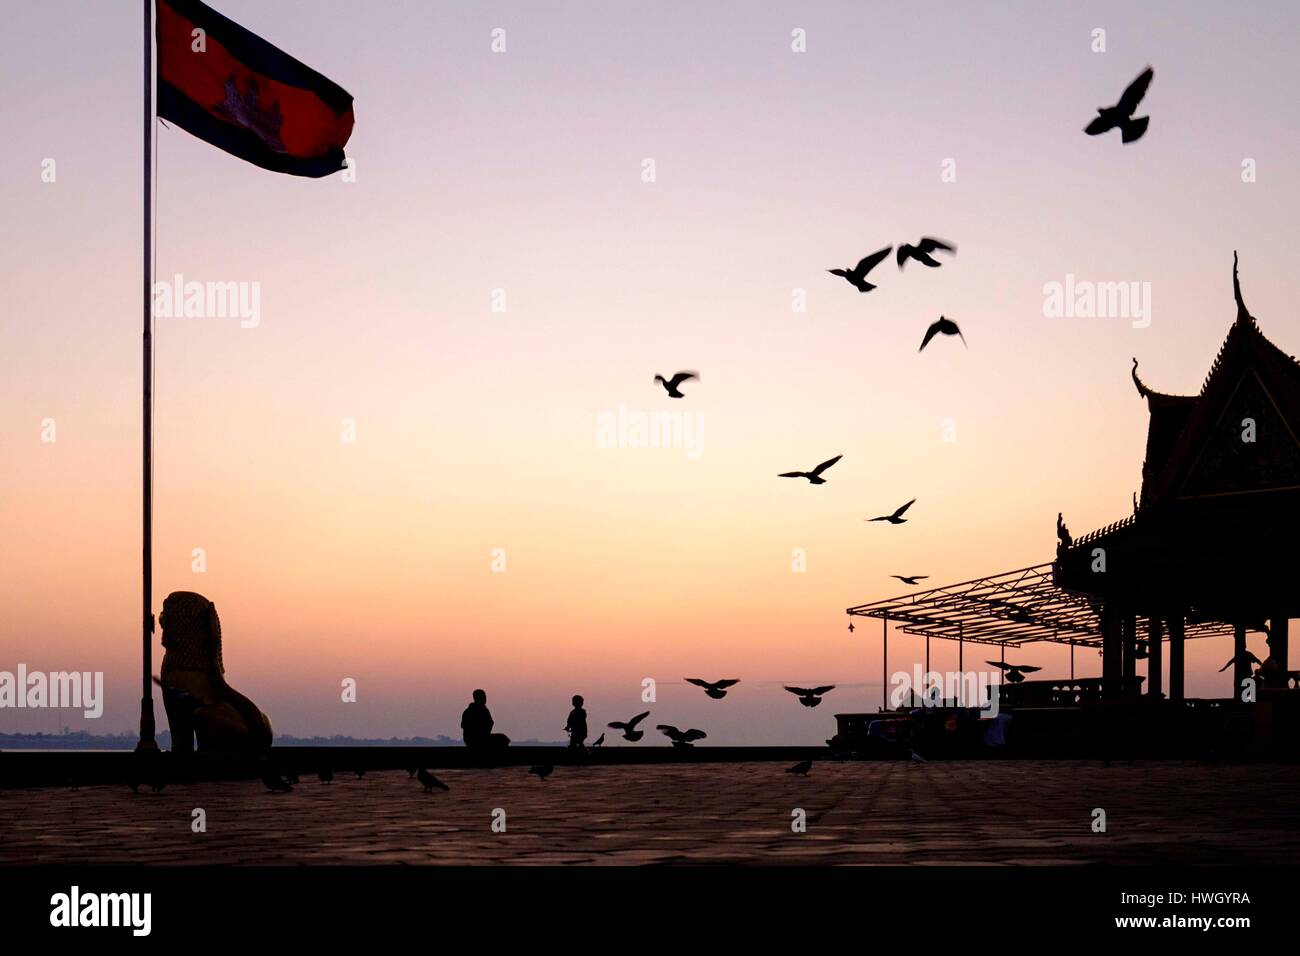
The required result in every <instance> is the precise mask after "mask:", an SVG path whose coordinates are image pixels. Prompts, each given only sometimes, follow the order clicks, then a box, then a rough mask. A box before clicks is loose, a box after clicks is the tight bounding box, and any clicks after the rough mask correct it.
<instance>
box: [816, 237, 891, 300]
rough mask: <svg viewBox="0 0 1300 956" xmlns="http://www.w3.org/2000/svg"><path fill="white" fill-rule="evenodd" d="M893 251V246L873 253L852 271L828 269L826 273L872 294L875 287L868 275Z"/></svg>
mask: <svg viewBox="0 0 1300 956" xmlns="http://www.w3.org/2000/svg"><path fill="white" fill-rule="evenodd" d="M893 249H894V247H893V246H886V247H885V248H884V249H881V250H880V251H879V252H873V253H872V254H871V255H869V256H867V257H866V258H865V259H862V260H861V261H860V262H858V264H857V265H856V266H854V267H853V268H852V269H827V270H826V271H827V272H829V273H830V274H831V275H833V276H840V277H841V278H843V279H844V281H845V282H847V283H849V285H851V286H853V287H854V288H856V289H857V290H858V291H859V292H870V291H871V290H872V289H874V288H875V286H874V285H872V284H871V283H870V282H868V281H867V273H868V272H870V271H871V270H872V269H874V268H875V267H876V266H878V265H880V263H882V262H884V261H885V259H886V258H888V256H889V254H890V252H892V251H893Z"/></svg>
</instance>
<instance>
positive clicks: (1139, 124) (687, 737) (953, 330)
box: [129, 67, 1258, 793]
mask: <svg viewBox="0 0 1300 956" xmlns="http://www.w3.org/2000/svg"><path fill="white" fill-rule="evenodd" d="M1154 75H1155V74H1154V71H1153V70H1152V69H1151V67H1147V69H1145V70H1144V71H1142V73H1141V74H1139V75H1138V77H1137V79H1135V80H1133V82H1132V83H1130V84H1129V85H1128V87H1127V88H1126V89H1125V90H1124V93H1123V95H1122V96H1121V97H1120V99H1119V102H1118V103H1116V104H1115V105H1114V106H1101V107H1098V108H1097V116H1096V117H1095V118H1093V120H1092V121H1091V122H1090V123H1089V124H1088V125H1087V126H1086V127H1084V132H1085V133H1087V134H1088V135H1089V136H1098V135H1101V134H1102V133H1106V132H1109V131H1110V130H1112V129H1118V130H1119V131H1120V138H1121V140H1122V141H1123V142H1125V143H1132V142H1135V141H1137V140H1139V139H1141V138H1142V136H1143V135H1144V134H1145V133H1146V131H1147V126H1148V124H1149V123H1150V117H1149V116H1136V117H1135V116H1134V115H1133V114H1134V113H1136V112H1137V108H1138V106H1139V105H1140V104H1141V102H1142V99H1143V98H1144V97H1145V96H1146V93H1147V88H1148V87H1149V86H1150V85H1151V80H1152V77H1153V76H1154ZM891 252H892V253H894V259H895V262H896V263H897V265H898V268H899V269H900V270H902V269H903V268H904V267H905V266H906V265H907V262H908V261H909V260H912V261H915V262H919V263H921V265H924V266H926V267H928V268H931V269H937V268H939V267H940V266H941V265H942V263H941V262H940V261H939V260H938V259H936V258H934V254H935V253H949V254H953V255H955V254H956V252H957V247H956V246H955V245H953V244H952V243H950V242H945V241H943V240H940V239H935V238H933V237H930V236H925V237H922V238H921V240H920V241H919V242H917V243H916V244H911V243H901V244H900V245H899V246H898V248H897V250H895V249H894V247H893V246H886V247H885V248H883V249H879V250H877V251H876V252H873V253H871V254H870V255H868V256H865V257H863V258H862V259H860V260H858V263H857V265H855V266H853V267H852V268H845V269H829V270H827V271H828V272H829V273H830V274H831V275H833V276H838V277H840V278H842V279H844V280H845V281H846V282H848V283H849V284H850V285H851V286H853V287H854V288H855V289H857V290H858V291H859V292H861V293H867V292H870V291H872V290H873V289H875V288H876V285H875V284H873V283H872V282H870V281H868V278H867V277H868V275H869V274H870V273H871V271H872V270H873V269H875V268H876V267H877V266H878V265H880V264H881V263H882V262H884V261H885V260H886V259H887V258H888V257H889V255H890V253H891ZM937 335H948V336H952V335H955V336H957V337H958V338H960V339H961V341H962V344H963V345H966V337H965V336H964V335H963V334H962V331H961V329H960V328H959V327H958V326H957V323H956V322H954V321H952V320H951V319H949V318H947V317H946V316H944V315H940V316H939V318H938V319H937V320H935V321H934V322H932V323H931V324H930V325H929V326H928V327H927V328H926V330H925V334H924V336H923V337H922V339H921V345H920V348H919V349H917V351H918V352H919V351H923V350H924V349H925V347H926V346H927V345H929V344H930V341H931V340H932V339H934V337H935V336H937ZM699 377H700V375H699V373H698V372H692V371H681V372H677V373H676V374H674V375H673V376H672V377H671V378H667V377H665V376H663V375H656V376H655V378H654V380H655V383H656V384H658V385H661V386H663V389H664V391H665V392H666V393H667V394H668V397H669V398H678V399H680V398H685V397H686V395H685V393H684V392H682V390H681V387H682V385H684V384H685V383H687V382H690V381H698V380H699ZM843 457H844V456H843V455H836V456H835V457H834V458H830V459H827V460H826V461H823V462H822V463H821V464H819V465H818V466H817V467H816V468H813V469H812V470H811V471H786V472H782V473H781V474H780V475H778V477H780V478H804V479H806V480H807V481H808V483H809V484H810V485H824V484H825V483H826V479H825V478H824V477H823V475H824V474H825V472H826V471H827V470H829V469H830V468H831V467H832V466H833V465H834V464H835V463H836V462H838V461H839V460H840V459H841V458H843ZM915 503H916V499H915V498H913V499H912V500H911V501H908V502H907V503H906V504H903V505H900V506H899V507H898V508H896V509H894V511H892V512H891V513H889V514H887V515H879V516H877V517H874V518H864V519H863V520H864V521H869V522H874V521H884V522H887V523H889V524H893V525H899V524H903V523H904V522H906V521H907V518H905V517H904V515H905V514H906V513H907V510H908V509H909V508H911V507H912V505H914V504H915ZM891 577H894V578H896V579H898V580H899V581H901V582H903V583H904V584H907V585H911V586H915V585H916V584H917V582H919V581H923V580H925V579H926V578H927V577H928V575H924V574H895V575H891ZM849 629H850V630H852V629H853V625H852V624H851V623H850V625H849ZM1247 653H1249V652H1247ZM1250 656H1251V657H1253V655H1250ZM1235 661H1236V659H1235V658H1234V659H1233V660H1230V661H1228V663H1227V664H1225V665H1224V668H1223V669H1224V670H1226V669H1227V668H1228V667H1231V666H1232V665H1233V664H1234V663H1235ZM987 663H988V664H989V665H991V666H993V667H996V668H998V669H1000V670H1001V671H1002V672H1003V675H1004V677H1005V680H1006V681H1007V682H1008V683H1010V684H1019V683H1021V682H1023V681H1024V680H1025V674H1027V673H1033V672H1035V671H1038V670H1041V668H1039V667H1035V666H1032V665H1029V664H1008V663H1006V662H1005V661H988V662H987ZM1253 663H1258V659H1255V660H1254V661H1253ZM686 681H687V683H690V684H694V685H695V686H697V687H700V688H702V689H703V690H704V693H705V695H706V696H708V697H709V698H711V699H713V700H722V699H724V698H725V697H726V696H727V691H728V690H729V689H730V688H731V687H734V686H735V685H736V684H738V683H740V681H739V679H736V678H726V679H723V680H716V681H706V680H704V679H702V678H698V677H688V678H686ZM785 689H786V690H787V691H789V692H790V693H791V694H794V695H795V696H796V697H797V698H798V700H799V703H800V704H802V705H803V706H805V707H816V706H818V705H819V704H820V703H821V702H822V696H823V695H824V694H826V693H828V692H830V691H832V690H834V689H835V685H833V684H827V685H823V686H819V687H792V686H785ZM649 716H650V711H648V710H647V711H645V712H643V713H640V714H637V715H636V716H634V717H632V718H631V719H629V720H615V721H610V723H609V724H608V727H609V728H610V729H611V730H617V731H619V732H620V733H621V734H622V738H623V739H624V740H626V741H628V742H630V743H636V742H637V741H640V740H641V739H643V738H644V737H645V733H646V732H645V731H644V730H641V729H640V728H639V725H640V723H641V722H642V721H644V720H645V719H646V718H647V717H649ZM655 729H656V730H658V731H659V732H660V733H662V734H663V735H664V736H665V737H667V738H668V739H669V740H670V741H671V742H672V745H673V746H674V747H691V746H693V745H694V743H695V741H697V740H703V739H705V738H707V736H708V734H706V733H705V732H704V731H703V730H700V729H698V728H695V727H690V728H687V729H685V730H683V729H681V728H680V727H676V726H674V725H673V724H656V725H655ZM604 742H605V734H604V733H602V734H601V735H600V737H599V738H597V740H596V741H595V742H594V743H593V744H592V748H597V747H600V746H602V745H603V744H604ZM912 759H913V761H914V762H917V763H924V762H925V761H924V758H922V757H920V756H919V755H917V754H915V753H914V754H913V755H912ZM137 766H138V767H139V770H138V771H137V772H136V773H135V774H134V776H133V777H132V779H131V780H130V781H129V786H130V788H131V790H132V792H134V793H138V792H139V790H140V787H141V785H142V781H147V782H148V784H149V786H150V788H151V789H152V790H153V792H154V793H159V792H161V791H162V789H163V787H164V786H165V785H166V780H165V778H164V776H163V775H162V773H161V763H160V762H156V761H155V762H151V763H148V764H147V765H146V764H138V765H137ZM811 769H812V761H811V760H802V761H800V762H799V763H796V764H795V765H794V766H792V767H789V768H788V769H787V770H786V771H785V772H786V773H789V774H794V775H797V776H807V774H808V772H809V770H811ZM554 770H555V767H554V765H553V764H538V765H536V766H534V767H531V768H529V771H528V772H529V773H530V774H531V775H533V776H536V777H537V778H538V779H540V780H546V779H547V778H548V777H550V775H551V774H552V773H553V772H554ZM407 772H408V774H409V775H410V777H411V778H412V779H416V780H418V781H419V783H420V785H421V786H423V788H424V792H425V793H432V792H433V791H435V790H442V791H446V790H450V789H451V788H450V787H448V786H447V784H445V783H443V782H442V781H441V780H439V779H438V778H437V777H436V776H434V775H433V774H431V773H429V771H428V770H426V769H424V768H422V767H411V768H409V769H408V771H407ZM354 773H355V774H356V776H357V777H358V778H360V777H363V776H364V775H365V771H364V770H356V771H354ZM317 778H318V779H319V780H320V782H321V783H324V784H328V783H330V782H331V781H333V780H334V773H333V771H331V770H329V769H322V770H320V771H318V772H317ZM262 782H263V783H264V784H265V785H266V787H267V789H268V790H271V791H273V792H277V793H284V792H288V791H291V790H292V789H293V786H294V784H296V783H298V782H299V778H298V775H297V774H296V773H293V772H287V773H280V772H276V771H274V770H270V769H268V770H267V771H266V772H265V773H264V774H263V777H262Z"/></svg>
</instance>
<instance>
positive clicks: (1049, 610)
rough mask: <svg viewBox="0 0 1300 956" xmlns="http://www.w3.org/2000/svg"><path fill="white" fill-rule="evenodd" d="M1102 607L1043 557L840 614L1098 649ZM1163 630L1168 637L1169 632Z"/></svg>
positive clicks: (1187, 629)
mask: <svg viewBox="0 0 1300 956" xmlns="http://www.w3.org/2000/svg"><path fill="white" fill-rule="evenodd" d="M1100 610H1101V606H1100V603H1094V599H1092V598H1090V597H1088V596H1086V595H1083V594H1078V593H1076V592H1074V591H1067V590H1065V589H1064V588H1061V587H1059V586H1058V585H1057V584H1056V582H1055V579H1054V577H1053V574H1052V564H1051V562H1048V563H1046V564H1035V565H1031V566H1029V567H1027V568H1019V569H1017V570H1015V571H1003V572H1001V573H999V574H991V575H988V576H986V577H982V578H974V579H972V580H970V581H962V582H959V583H957V584H948V585H944V586H942V587H936V588H928V589H926V590H923V591H912V592H911V593H909V594H903V595H900V596H898V597H893V598H884V599H882V600H879V601H872V602H871V603H868V604H859V605H856V606H855V607H850V608H848V609H847V610H846V612H845V613H847V614H848V615H849V616H850V617H871V618H879V619H881V620H884V621H888V622H889V623H891V624H893V625H895V627H896V628H897V629H898V630H899V631H901V632H902V633H904V634H916V635H919V636H922V637H927V638H929V637H934V638H938V639H940V640H946V641H960V642H962V643H969V644H992V645H997V646H1001V647H1020V646H1021V645H1022V644H1033V643H1037V642H1039V641H1050V642H1053V643H1056V644H1072V645H1075V646H1079V647H1101V645H1102V636H1101V621H1100ZM1148 623H1149V620H1148V618H1146V617H1144V616H1142V615H1138V616H1137V625H1138V627H1137V633H1138V634H1146V633H1147V632H1148V631H1147V624H1148ZM1162 630H1164V631H1165V632H1166V636H1167V629H1162ZM1183 634H1184V638H1185V639H1187V640H1190V639H1192V638H1199V637H1223V636H1231V634H1232V625H1231V624H1228V623H1225V622H1222V621H1205V620H1197V619H1193V618H1187V619H1185V621H1184V630H1183Z"/></svg>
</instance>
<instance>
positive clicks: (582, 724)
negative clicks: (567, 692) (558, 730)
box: [564, 694, 587, 747]
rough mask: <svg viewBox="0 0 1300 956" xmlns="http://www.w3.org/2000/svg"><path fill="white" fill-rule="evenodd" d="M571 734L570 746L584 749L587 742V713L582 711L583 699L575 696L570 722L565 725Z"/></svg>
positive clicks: (570, 712)
mask: <svg viewBox="0 0 1300 956" xmlns="http://www.w3.org/2000/svg"><path fill="white" fill-rule="evenodd" d="M564 729H565V730H567V731H568V732H569V746H570V747H582V746H583V745H584V744H585V743H586V742H587V712H586V711H585V710H583V709H582V697H581V696H580V695H578V694H574V695H573V710H571V711H569V722H568V723H567V724H565V725H564Z"/></svg>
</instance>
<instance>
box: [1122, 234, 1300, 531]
mask: <svg viewBox="0 0 1300 956" xmlns="http://www.w3.org/2000/svg"><path fill="white" fill-rule="evenodd" d="M1232 289H1233V297H1234V299H1235V300H1236V304H1237V316H1236V319H1235V320H1234V321H1233V323H1232V326H1231V327H1230V328H1229V329H1228V334H1227V336H1226V337H1225V338H1224V341H1223V345H1222V346H1220V348H1219V353H1218V355H1217V356H1216V357H1215V359H1214V362H1213V363H1212V364H1211V366H1210V370H1209V372H1208V373H1207V375H1206V377H1205V382H1204V383H1203V384H1202V386H1201V390H1200V392H1199V393H1198V394H1196V395H1173V394H1168V393H1164V392H1158V391H1156V390H1155V389H1152V388H1150V387H1149V386H1147V385H1146V383H1144V382H1143V381H1142V379H1141V378H1139V377H1138V361H1137V359H1136V358H1134V359H1133V368H1132V372H1131V374H1132V377H1133V384H1134V386H1135V387H1136V388H1137V391H1138V394H1139V395H1140V396H1141V397H1143V398H1145V399H1146V400H1147V409H1148V411H1149V413H1150V420H1149V423H1148V426H1147V444H1146V457H1145V461H1144V462H1143V465H1142V495H1141V504H1142V506H1143V507H1145V506H1147V505H1149V504H1152V503H1153V502H1156V501H1159V500H1162V499H1164V498H1167V497H1170V496H1177V497H1187V496H1196V495H1198V494H1208V493H1214V492H1215V490H1216V489H1217V490H1218V491H1220V492H1231V491H1246V490H1263V488H1264V487H1267V486H1269V485H1275V484H1276V483H1277V481H1276V479H1277V477H1278V476H1277V475H1276V474H1272V475H1258V476H1255V477H1254V478H1253V479H1252V478H1249V477H1244V476H1243V478H1242V480H1240V481H1238V482H1236V484H1237V485H1239V487H1231V485H1232V484H1233V482H1232V481H1231V480H1228V484H1227V485H1225V484H1223V482H1224V480H1225V479H1230V476H1226V475H1224V474H1219V475H1217V476H1216V477H1215V479H1214V480H1213V481H1210V482H1209V483H1208V484H1206V483H1205V482H1201V485H1200V486H1198V483H1197V481H1196V480H1193V476H1192V475H1191V474H1190V472H1191V471H1193V470H1195V469H1196V468H1197V466H1198V465H1200V464H1201V463H1202V459H1203V458H1204V457H1205V452H1206V451H1207V444H1206V443H1207V442H1208V441H1210V439H1211V435H1210V432H1211V431H1213V430H1214V429H1215V426H1217V425H1220V424H1221V422H1222V420H1223V418H1224V416H1225V414H1227V413H1228V412H1229V411H1230V410H1231V407H1235V406H1239V410H1241V411H1243V413H1248V414H1246V417H1259V416H1263V417H1266V418H1268V419H1269V420H1270V424H1271V425H1273V426H1274V427H1275V430H1276V432H1278V433H1289V436H1290V437H1291V438H1292V440H1293V443H1294V439H1295V434H1294V432H1293V430H1292V429H1293V428H1294V427H1295V426H1297V425H1300V363H1298V362H1297V361H1296V359H1295V357H1294V356H1291V355H1287V354H1286V353H1285V352H1283V351H1282V350H1281V349H1279V348H1278V347H1277V346H1276V345H1274V344H1273V343H1272V342H1270V341H1269V340H1268V339H1267V338H1266V337H1265V336H1264V334H1263V332H1261V331H1260V329H1259V324H1258V323H1257V322H1256V320H1255V317H1254V316H1253V315H1251V314H1250V310H1249V309H1247V308H1246V303H1245V301H1244V299H1243V298H1242V294H1241V281H1240V278H1239V276H1238V272H1237V254H1236V253H1235V252H1234V253H1233V256H1232ZM1276 426H1281V427H1280V428H1277V427H1276ZM1220 430H1221V429H1220ZM1218 444H1219V446H1220V447H1219V448H1218V449H1216V451H1219V452H1224V451H1227V450H1228V449H1227V448H1226V447H1225V443H1224V442H1222V441H1219V442H1218ZM1296 452H1297V454H1300V446H1297V448H1296ZM1280 454H1282V455H1283V457H1288V455H1289V452H1288V451H1282V452H1281V453H1280ZM1228 457H1230V458H1231V457H1234V456H1232V455H1228ZM1235 457H1236V458H1237V459H1238V463H1239V464H1241V461H1240V459H1241V458H1242V456H1241V455H1240V454H1238V455H1236V456H1235ZM1275 470H1276V469H1275ZM1283 470H1285V466H1283ZM1220 471H1222V469H1220Z"/></svg>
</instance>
